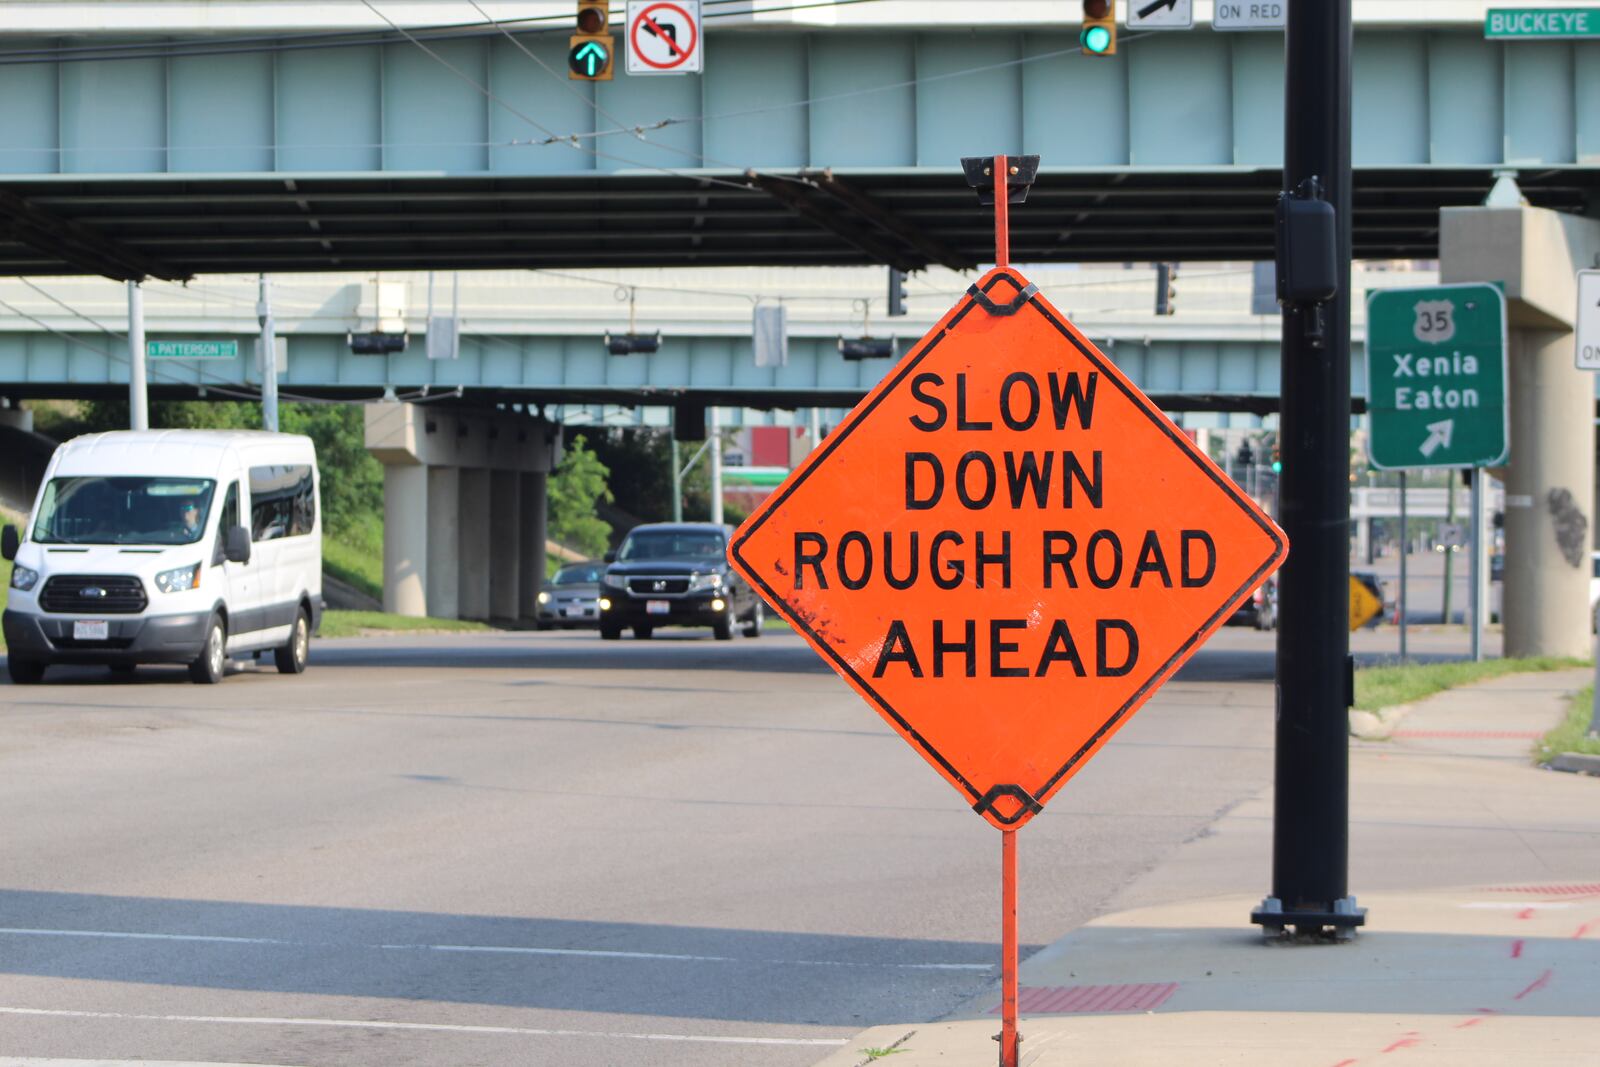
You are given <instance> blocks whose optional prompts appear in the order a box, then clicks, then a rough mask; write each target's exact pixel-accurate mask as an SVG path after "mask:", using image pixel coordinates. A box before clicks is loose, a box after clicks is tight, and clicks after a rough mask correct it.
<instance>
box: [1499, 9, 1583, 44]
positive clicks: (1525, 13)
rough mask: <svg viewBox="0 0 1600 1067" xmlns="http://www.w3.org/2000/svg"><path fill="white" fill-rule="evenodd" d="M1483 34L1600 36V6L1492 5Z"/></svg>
mask: <svg viewBox="0 0 1600 1067" xmlns="http://www.w3.org/2000/svg"><path fill="white" fill-rule="evenodd" d="M1483 35H1484V37H1486V38H1488V39H1490V40H1504V39H1507V38H1511V39H1517V38H1521V39H1524V40H1527V39H1533V40H1540V41H1551V40H1560V39H1561V38H1564V37H1600V10H1595V9H1592V8H1591V9H1588V10H1585V9H1583V8H1563V7H1520V8H1519V7H1511V8H1506V7H1492V8H1490V9H1489V11H1488V13H1487V14H1485V15H1484V16H1483Z"/></svg>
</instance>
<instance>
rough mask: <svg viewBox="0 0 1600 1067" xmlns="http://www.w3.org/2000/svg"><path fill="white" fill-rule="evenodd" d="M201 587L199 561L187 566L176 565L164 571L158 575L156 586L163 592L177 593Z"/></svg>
mask: <svg viewBox="0 0 1600 1067" xmlns="http://www.w3.org/2000/svg"><path fill="white" fill-rule="evenodd" d="M199 587H200V564H198V563H191V564H189V565H188V566H187V567H174V568H172V569H171V570H170V571H162V572H161V573H160V574H158V575H156V588H157V589H159V590H161V591H162V592H163V593H177V592H181V591H183V590H185V589H198V588H199Z"/></svg>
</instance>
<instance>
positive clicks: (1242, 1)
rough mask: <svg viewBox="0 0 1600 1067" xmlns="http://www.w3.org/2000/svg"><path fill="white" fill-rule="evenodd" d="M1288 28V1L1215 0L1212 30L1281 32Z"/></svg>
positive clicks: (1212, 13)
mask: <svg viewBox="0 0 1600 1067" xmlns="http://www.w3.org/2000/svg"><path fill="white" fill-rule="evenodd" d="M1288 26H1289V0H1217V4H1216V7H1215V8H1213V9H1212V12H1211V28H1212V29H1213V30H1223V31H1228V30H1282V29H1287V28H1288Z"/></svg>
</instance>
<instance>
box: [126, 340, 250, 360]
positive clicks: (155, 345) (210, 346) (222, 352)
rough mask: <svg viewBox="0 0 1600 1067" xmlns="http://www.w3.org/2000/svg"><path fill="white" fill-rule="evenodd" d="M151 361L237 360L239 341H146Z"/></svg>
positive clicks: (147, 354) (147, 355)
mask: <svg viewBox="0 0 1600 1067" xmlns="http://www.w3.org/2000/svg"><path fill="white" fill-rule="evenodd" d="M144 354H145V356H146V357H147V358H149V359H236V358H237V357H238V355H239V342H238V341H146V342H145V343H144Z"/></svg>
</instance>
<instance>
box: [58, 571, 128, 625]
mask: <svg viewBox="0 0 1600 1067" xmlns="http://www.w3.org/2000/svg"><path fill="white" fill-rule="evenodd" d="M95 590H99V592H95ZM149 603H150V601H149V598H148V597H146V596H145V592H144V585H143V583H141V582H140V581H139V579H137V578H135V577H134V576H133V575H131V574H58V575H55V576H54V577H52V578H51V579H50V580H49V581H47V582H45V583H44V590H43V591H42V592H40V594H39V606H40V607H41V608H43V609H44V610H45V611H48V612H53V613H55V614H58V615H137V614H139V613H140V612H141V611H143V610H144V609H145V606H146V605H147V604H149Z"/></svg>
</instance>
